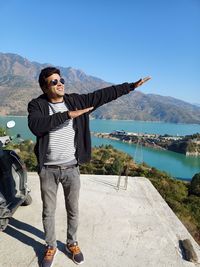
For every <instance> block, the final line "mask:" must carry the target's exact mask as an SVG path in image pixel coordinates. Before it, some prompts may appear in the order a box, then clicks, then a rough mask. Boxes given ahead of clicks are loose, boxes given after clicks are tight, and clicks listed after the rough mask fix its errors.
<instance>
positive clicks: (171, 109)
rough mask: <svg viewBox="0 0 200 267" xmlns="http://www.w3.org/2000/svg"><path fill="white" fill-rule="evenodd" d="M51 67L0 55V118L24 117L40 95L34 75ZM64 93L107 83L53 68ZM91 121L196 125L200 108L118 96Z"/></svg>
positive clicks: (162, 98)
mask: <svg viewBox="0 0 200 267" xmlns="http://www.w3.org/2000/svg"><path fill="white" fill-rule="evenodd" d="M47 66H52V64H40V63H38V62H31V61H29V60H28V59H26V58H23V57H21V56H20V55H17V54H11V53H0V115H27V103H28V102H29V101H30V100H31V99H32V98H36V97H37V96H39V95H40V94H41V93H42V92H41V89H40V88H39V85H38V75H39V73H40V71H41V69H42V68H44V67H47ZM57 67H58V68H59V69H60V70H61V73H62V76H63V78H64V79H65V80H66V91H67V93H72V92H76V93H80V94H82V93H88V92H92V91H94V90H96V89H99V88H103V87H107V86H110V85H111V84H110V83H108V82H106V81H103V80H102V79H99V78H97V77H93V76H90V75H86V74H85V73H84V72H83V71H81V70H78V69H74V68H72V67H67V68H65V67H62V66H57ZM92 116H93V118H99V119H122V120H143V121H164V122H174V123H200V107H199V106H197V105H192V104H190V103H187V102H185V101H182V100H179V99H175V98H173V97H166V96H160V95H155V94H144V93H141V92H140V91H134V92H133V93H131V94H129V95H126V96H122V97H120V98H118V99H117V100H115V101H112V102H110V103H108V104H106V105H103V106H102V107H100V108H98V109H97V110H96V111H95V112H93V113H92Z"/></svg>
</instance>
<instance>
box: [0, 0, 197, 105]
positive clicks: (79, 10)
mask: <svg viewBox="0 0 200 267" xmlns="http://www.w3.org/2000/svg"><path fill="white" fill-rule="evenodd" d="M0 11H1V16H0V23H1V28H0V52H3V53H7V52H9V53H16V54H19V55H21V56H23V57H25V58H27V59H29V60H30V61H36V62H39V63H51V64H54V65H57V66H63V67H69V66H71V67H73V68H76V69H81V70H82V71H84V72H85V73H86V74H88V75H92V76H95V77H98V78H101V79H103V80H105V81H107V82H111V83H122V82H125V81H127V82H132V81H135V80H137V79H138V78H140V77H144V76H147V75H150V76H152V80H151V81H149V82H148V84H146V85H145V86H143V87H141V89H139V90H141V91H142V92H143V93H153V94H160V95H165V96H172V97H175V98H179V99H182V100H184V101H187V102H190V103H199V104H200V15H199V14H200V1H199V0H123V1H122V0H77V1H76V0H71V1H68V0H56V1H52V0H48V1H47V0H34V1H27V0H7V1H1V3H0Z"/></svg>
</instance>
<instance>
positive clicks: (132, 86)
mask: <svg viewBox="0 0 200 267" xmlns="http://www.w3.org/2000/svg"><path fill="white" fill-rule="evenodd" d="M129 86H130V88H131V91H133V90H135V88H136V86H135V83H129Z"/></svg>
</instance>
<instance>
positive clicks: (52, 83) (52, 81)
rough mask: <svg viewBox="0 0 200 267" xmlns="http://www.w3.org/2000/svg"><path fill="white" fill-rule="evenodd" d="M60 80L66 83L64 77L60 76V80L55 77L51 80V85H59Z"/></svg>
mask: <svg viewBox="0 0 200 267" xmlns="http://www.w3.org/2000/svg"><path fill="white" fill-rule="evenodd" d="M59 82H60V83H62V84H64V83H65V80H64V79H63V78H60V81H59V80H58V79H54V80H51V81H50V82H49V85H51V86H55V85H57V84H58V83H59Z"/></svg>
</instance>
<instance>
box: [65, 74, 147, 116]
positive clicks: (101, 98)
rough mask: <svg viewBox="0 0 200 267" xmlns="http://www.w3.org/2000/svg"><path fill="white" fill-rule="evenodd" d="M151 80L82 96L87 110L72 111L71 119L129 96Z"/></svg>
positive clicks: (125, 84)
mask: <svg viewBox="0 0 200 267" xmlns="http://www.w3.org/2000/svg"><path fill="white" fill-rule="evenodd" d="M150 79H151V77H145V78H143V79H140V80H138V81H137V82H134V83H123V84H120V85H113V86H110V87H106V88H103V89H99V90H96V91H94V92H92V93H89V94H82V95H80V96H79V97H80V99H81V101H82V103H83V104H82V106H83V107H85V108H84V109H81V110H76V111H70V112H69V116H70V117H71V118H76V117H78V116H80V115H82V114H84V113H86V112H89V111H91V110H95V109H97V108H98V107H100V106H102V105H104V104H106V103H108V102H110V101H112V100H115V99H117V98H118V97H120V96H122V95H125V94H128V93H129V92H130V91H133V90H134V89H135V88H137V87H139V86H141V85H143V84H144V83H145V82H147V81H148V80H150Z"/></svg>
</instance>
